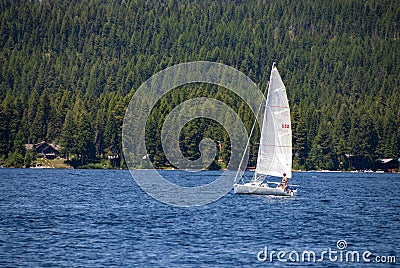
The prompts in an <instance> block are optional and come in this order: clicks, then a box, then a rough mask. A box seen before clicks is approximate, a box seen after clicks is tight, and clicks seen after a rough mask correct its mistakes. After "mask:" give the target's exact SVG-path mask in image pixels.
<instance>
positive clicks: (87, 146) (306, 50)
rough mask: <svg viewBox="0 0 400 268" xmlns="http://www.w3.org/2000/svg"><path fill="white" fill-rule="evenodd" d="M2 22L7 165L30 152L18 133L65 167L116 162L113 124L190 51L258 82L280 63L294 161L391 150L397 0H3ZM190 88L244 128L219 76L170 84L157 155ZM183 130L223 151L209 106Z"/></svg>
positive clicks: (342, 161)
mask: <svg viewBox="0 0 400 268" xmlns="http://www.w3.org/2000/svg"><path fill="white" fill-rule="evenodd" d="M0 32H1V34H0V104H1V105H0V110H1V111H0V165H3V166H15V167H20V166H24V165H25V166H29V165H30V163H32V159H33V158H34V157H35V155H34V154H32V152H30V151H27V150H26V148H25V144H28V143H30V144H34V143H38V142H41V141H43V140H44V141H48V142H53V141H54V142H56V143H57V144H58V145H60V147H61V148H62V150H61V153H62V155H63V156H65V157H66V158H67V159H69V161H70V162H71V163H72V164H73V165H74V166H75V167H90V166H96V165H98V166H108V167H110V166H114V167H120V166H122V167H123V166H124V160H123V156H122V149H121V128H122V122H123V118H124V114H125V109H126V107H127V105H128V103H129V100H130V98H131V97H132V95H133V94H134V93H135V90H136V89H138V87H139V86H140V85H141V84H142V83H143V82H145V81H146V79H148V78H149V77H151V76H152V75H153V74H155V73H156V72H158V71H160V70H163V69H164V68H166V67H168V66H172V65H175V64H178V63H183V62H188V61H198V60H202V61H214V62H219V63H224V64H226V65H229V66H232V67H234V68H237V69H238V70H240V71H242V72H243V73H244V74H246V75H247V76H249V77H250V78H251V79H252V80H253V81H254V82H255V83H257V84H258V85H259V87H260V88H261V89H264V88H265V87H266V84H267V81H268V78H269V70H270V68H271V65H272V62H273V61H275V62H276V63H277V65H278V68H279V71H280V73H281V75H282V78H283V80H284V82H285V84H286V87H287V91H288V98H289V102H290V106H291V110H292V128H293V132H294V133H293V144H294V151H293V154H294V168H296V169H347V170H348V169H355V168H359V167H357V166H354V163H353V164H352V161H353V162H357V161H356V160H357V159H358V160H360V159H361V162H362V163H364V164H363V165H364V166H363V167H361V168H373V162H374V160H375V159H378V158H395V159H397V158H398V157H400V1H398V0H379V1H376V0H352V1H348V0H332V1H325V0H316V1H314V0H296V1H289V0H264V1H262V0H260V1H254V0H249V1H211V0H202V1H193V0H185V1H173V0H171V1H140V0H136V1H121V0H119V1H101V0H93V1H92V0H90V1H84V0H82V1H46V0H43V1H14V0H8V1H7V0H1V2H0ZM199 96H206V97H212V98H215V99H218V100H221V101H223V102H224V103H226V104H228V105H230V106H231V107H232V108H233V109H234V110H235V111H236V112H237V113H238V115H239V116H240V117H241V118H242V120H243V122H245V124H246V127H247V129H248V130H250V128H251V125H252V123H253V120H254V115H253V114H252V113H251V111H250V109H249V107H248V106H247V105H245V104H244V102H243V101H242V100H241V99H240V98H239V97H238V96H237V95H235V94H233V93H232V92H230V91H229V90H227V89H225V88H221V87H213V86H209V85H204V84H194V85H191V86H185V87H181V88H177V89H174V90H173V91H172V92H170V93H169V94H168V95H167V96H164V97H163V98H162V99H161V100H160V101H159V103H158V105H157V106H156V108H155V109H153V111H152V114H151V116H150V118H149V121H148V123H147V126H148V129H146V134H147V135H146V141H147V148H148V155H149V157H150V159H151V160H152V161H153V163H154V164H155V165H156V166H157V167H163V166H164V165H165V164H168V161H167V159H166V158H165V155H164V153H163V151H162V146H161V140H160V133H159V132H160V130H161V126H162V123H163V120H164V119H165V117H166V115H167V114H168V113H169V112H170V111H171V110H172V109H173V108H174V107H175V106H176V105H178V104H179V103H182V102H183V101H185V100H188V99H190V98H194V97H199ZM180 137H181V140H180V142H181V144H180V146H181V149H182V151H183V154H184V155H185V156H186V157H188V158H189V159H196V158H198V157H199V153H200V152H199V148H198V145H199V142H200V141H201V139H203V138H204V137H208V138H210V139H212V140H214V141H215V143H216V145H219V144H222V146H220V151H219V153H218V155H217V157H216V160H215V165H214V167H213V168H219V167H224V165H226V163H227V162H228V161H229V155H230V151H229V150H230V141H229V137H227V133H226V131H224V129H223V128H222V127H221V125H219V124H218V123H216V122H214V121H212V120H210V119H196V120H192V121H191V122H190V123H189V124H187V125H186V126H185V127H184V128H183V129H182V131H181V133H180ZM258 137H259V131H255V133H254V137H253V139H252V143H251V152H250V162H249V165H254V163H255V156H256V155H257V142H256V141H257V140H258ZM110 156H111V158H112V159H119V160H120V161H111V160H110ZM218 160H219V161H218ZM110 161H111V162H110ZM358 162H360V161H358Z"/></svg>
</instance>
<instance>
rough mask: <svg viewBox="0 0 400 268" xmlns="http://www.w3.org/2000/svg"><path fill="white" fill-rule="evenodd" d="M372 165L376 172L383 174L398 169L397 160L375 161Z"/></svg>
mask: <svg viewBox="0 0 400 268" xmlns="http://www.w3.org/2000/svg"><path fill="white" fill-rule="evenodd" d="M374 164H375V169H376V170H383V171H385V172H395V171H397V170H398V169H399V161H398V160H397V159H391V158H384V159H377V160H375V163H374Z"/></svg>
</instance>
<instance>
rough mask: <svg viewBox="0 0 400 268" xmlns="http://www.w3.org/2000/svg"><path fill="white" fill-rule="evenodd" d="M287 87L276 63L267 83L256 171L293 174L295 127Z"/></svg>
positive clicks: (279, 175) (259, 172)
mask: <svg viewBox="0 0 400 268" xmlns="http://www.w3.org/2000/svg"><path fill="white" fill-rule="evenodd" d="M291 127H292V126H291V123H290V109H289V102H288V99H287V96H286V88H285V85H284V84H283V81H282V78H281V76H280V75H279V72H278V70H277V69H276V67H275V66H273V67H272V70H271V77H270V81H269V87H268V95H267V102H266V107H265V114H264V121H263V125H262V130H261V139H260V146H259V149H258V158H257V168H256V173H257V174H263V175H269V176H277V177H282V174H283V173H286V176H287V177H288V178H291V177H292V128H291Z"/></svg>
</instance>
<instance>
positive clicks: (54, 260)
mask: <svg viewBox="0 0 400 268" xmlns="http://www.w3.org/2000/svg"><path fill="white" fill-rule="evenodd" d="M161 173H162V174H164V175H165V176H167V177H169V179H170V180H175V181H180V180H183V181H184V180H189V181H190V180H196V183H197V182H199V181H200V182H202V181H204V182H209V181H210V180H212V179H213V178H216V177H217V176H218V175H219V174H220V173H219V172H214V171H210V172H202V173H197V174H196V173H187V172H186V173H185V172H183V171H163V172H161ZM294 177H295V179H294V180H293V183H299V184H300V185H301V186H300V190H299V194H298V196H297V197H296V198H286V199H285V198H271V197H266V196H249V195H234V194H233V192H231V193H229V194H228V195H226V196H225V197H223V198H221V199H219V200H218V201H216V202H214V203H211V204H209V205H207V206H202V207H191V208H178V207H172V206H169V205H165V204H162V203H159V202H158V201H155V200H154V199H152V198H151V197H149V196H148V195H147V194H145V193H144V192H143V191H142V190H141V188H139V186H137V184H136V183H135V182H134V180H133V179H132V177H131V176H130V174H129V172H128V171H122V170H106V171H104V170H53V169H43V170H34V169H0V267H104V266H112V267H132V266H138V267H257V266H259V267H270V266H284V265H287V264H288V263H283V262H280V261H278V260H277V259H276V255H275V257H274V256H273V257H274V258H275V259H273V260H272V261H271V260H270V259H268V260H266V262H261V261H259V260H258V258H257V255H258V253H259V252H260V251H263V250H264V249H265V247H267V248H268V250H269V254H270V251H272V250H275V251H279V250H285V251H287V252H290V251H298V252H300V253H301V252H302V251H305V250H312V251H315V252H317V254H318V253H320V252H322V251H324V250H328V249H329V248H332V250H338V248H337V244H336V243H337V241H338V240H345V241H346V242H347V248H346V249H345V250H352V251H359V252H360V254H361V253H362V252H364V251H367V250H368V251H370V252H371V253H373V254H372V255H371V257H370V259H372V258H373V257H376V256H396V257H397V260H396V261H397V264H396V265H395V264H386V265H382V264H377V263H376V262H374V263H373V264H372V266H377V267H391V266H393V265H395V266H397V267H398V265H399V264H400V194H399V193H400V175H399V174H373V173H371V174H369V173H368V174H367V173H294ZM259 256H261V257H262V256H263V255H259ZM318 256H319V255H318ZM286 258H287V256H286ZM290 264H292V265H295V266H309V265H312V266H315V267H321V266H328V267H338V266H346V267H355V266H364V264H365V263H362V261H361V262H360V263H355V262H345V261H342V262H339V261H330V260H329V259H328V258H327V257H326V258H325V259H324V260H323V263H321V262H319V263H318V262H316V263H312V262H302V261H299V262H298V263H290ZM369 266H371V265H369Z"/></svg>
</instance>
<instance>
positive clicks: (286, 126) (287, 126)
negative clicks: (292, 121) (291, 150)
mask: <svg viewBox="0 0 400 268" xmlns="http://www.w3.org/2000/svg"><path fill="white" fill-rule="evenodd" d="M282 128H290V125H289V124H282Z"/></svg>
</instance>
